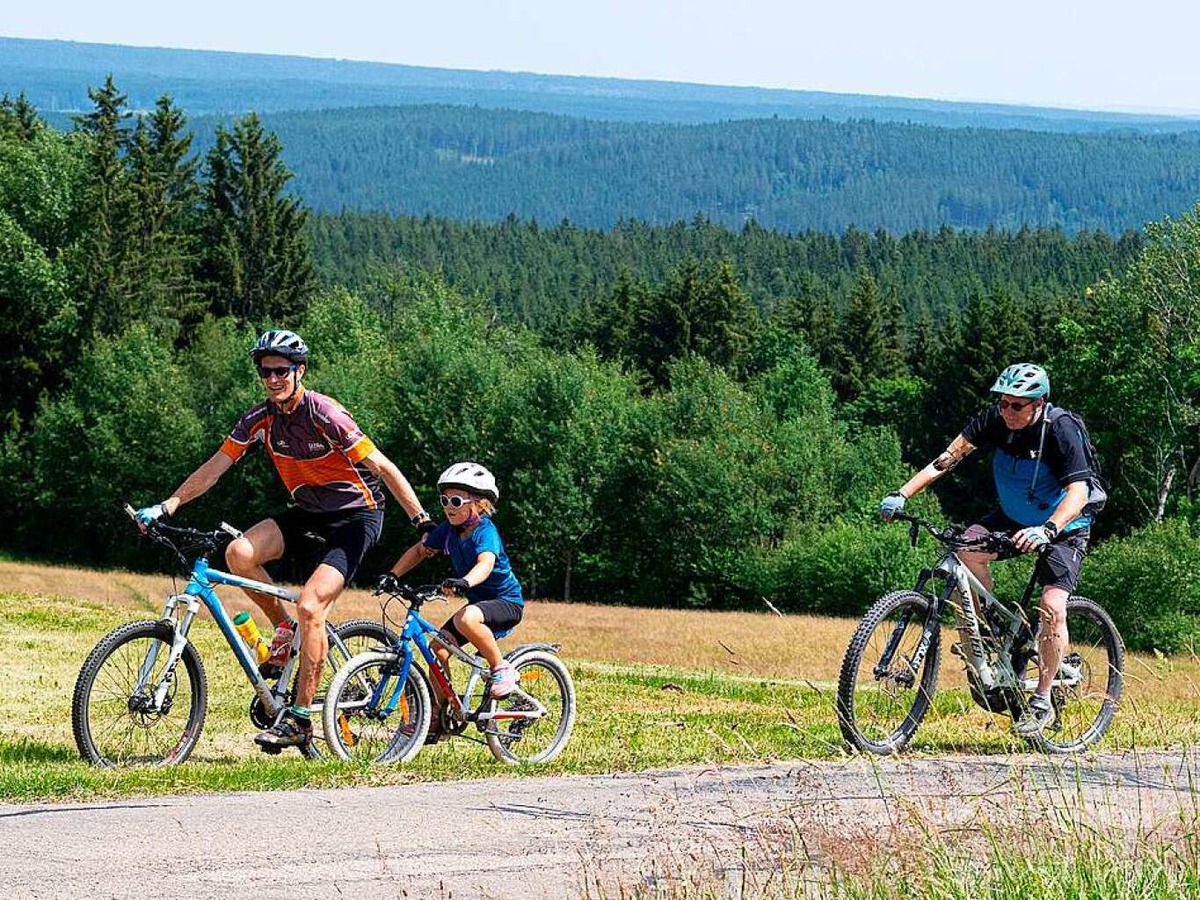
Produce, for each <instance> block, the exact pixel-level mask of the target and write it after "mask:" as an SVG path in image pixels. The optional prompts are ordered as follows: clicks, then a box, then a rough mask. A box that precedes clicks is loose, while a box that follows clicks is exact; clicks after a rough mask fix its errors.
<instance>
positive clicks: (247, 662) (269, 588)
mask: <svg viewBox="0 0 1200 900" xmlns="http://www.w3.org/2000/svg"><path fill="white" fill-rule="evenodd" d="M125 511H126V512H127V513H129V515H130V516H133V514H134V511H133V508H132V507H130V506H128V505H127V506H126V507H125ZM146 534H147V535H148V536H149V537H150V538H151V540H153V541H155V542H156V543H159V544H162V545H163V546H164V547H166V548H167V549H169V550H170V551H171V552H172V553H173V554H174V555H175V556H176V558H177V559H178V560H179V562H180V563H181V564H182V566H183V569H184V570H185V571H186V572H187V574H188V581H187V586H186V587H185V588H184V589H183V592H182V593H174V594H171V595H170V596H168V597H167V602H166V605H165V607H164V608H163V612H162V615H161V616H160V617H159V618H158V619H147V620H143V621H138V622H128V623H126V624H124V625H121V626H120V627H118V628H116V629H114V630H113V631H111V632H110V633H109V634H107V635H105V637H104V638H102V639H101V641H100V643H98V644H97V645H96V646H95V648H94V649H93V650H92V652H91V653H90V654H89V655H88V658H87V660H86V661H85V662H84V664H83V667H82V668H81V669H80V670H79V678H78V679H77V680H76V682H75V693H74V697H73V699H72V702H71V725H72V728H73V730H74V732H75V744H76V746H77V747H78V748H79V753H80V755H81V756H82V757H83V758H84V759H85V760H87V761H88V762H90V763H92V764H94V765H98V766H118V765H128V764H137V763H141V764H147V765H171V764H176V763H181V762H183V761H184V760H185V759H187V758H188V755H189V754H190V753H191V752H192V750H193V749H194V748H195V746H196V742H197V741H198V740H199V738H200V730H201V729H202V728H203V727H204V717H205V714H206V712H207V706H208V683H207V680H206V678H205V675H204V665H203V663H202V662H201V661H200V653H199V652H198V651H197V650H196V647H195V645H194V644H192V643H190V642H189V641H188V632H189V631H190V630H191V627H192V622H193V621H194V620H195V618H196V615H197V614H198V613H199V611H200V606H201V604H203V605H204V607H205V608H206V609H208V611H209V613H211V614H212V617H213V621H215V622H216V623H217V627H218V628H219V629H220V630H221V634H223V635H224V636H225V640H226V641H227V642H228V643H229V648H230V649H231V650H232V651H233V655H234V656H235V657H236V659H237V661H238V663H239V665H241V667H242V670H243V671H244V672H245V673H246V678H247V680H248V681H249V682H250V686H251V687H252V688H253V689H254V697H253V698H252V699H251V701H250V719H251V721H252V722H253V723H254V724H255V725H256V726H257V727H259V728H270V727H271V726H272V725H274V724H275V722H277V721H278V720H279V717H280V716H281V715H283V712H284V710H286V709H287V707H288V705H289V704H290V703H291V702H292V696H293V687H294V680H295V676H296V675H297V674H298V669H299V666H298V665H297V661H298V660H299V657H300V653H299V647H300V630H299V629H296V637H295V639H294V642H293V644H292V653H291V657H290V658H289V660H288V662H287V663H286V665H284V666H283V669H282V671H281V672H280V673H279V676H278V678H274V677H272V678H270V679H268V678H266V677H264V676H263V675H262V674H261V673H260V672H259V666H258V661H257V660H256V658H255V656H254V654H253V652H252V651H251V650H250V648H249V647H247V646H246V643H245V642H244V641H243V640H242V638H241V636H240V635H239V634H238V632H237V631H236V630H235V628H234V625H233V622H232V620H231V619H230V618H229V613H228V612H226V610H225V607H224V606H223V605H222V604H221V600H220V598H219V597H218V596H217V593H216V591H215V590H213V586H214V585H217V584H228V585H234V586H237V587H241V588H249V589H251V590H253V591H257V592H259V593H262V594H269V595H270V596H272V597H278V598H279V599H281V600H287V601H291V602H295V600H296V599H297V597H298V596H299V594H298V593H297V592H296V591H293V590H289V589H287V588H282V587H279V586H278V585H274V584H266V583H263V582H260V581H254V580H252V579H249V578H242V577H240V576H237V575H231V574H229V573H228V572H221V571H218V570H217V569H213V568H210V567H209V565H208V560H209V557H210V556H212V554H213V553H215V552H216V551H217V550H218V549H220V548H221V547H223V546H224V545H225V544H226V543H228V542H229V541H230V540H232V539H233V538H236V537H240V536H241V532H239V531H238V530H237V529H236V528H233V527H232V526H230V525H226V524H225V523H224V522H222V523H221V526H220V527H219V528H217V529H216V530H215V531H197V530H196V529H194V528H178V527H175V526H173V525H168V524H166V523H165V522H162V521H158V522H152V523H151V524H150V525H148V526H147V527H146ZM326 631H327V635H328V638H329V659H328V664H329V666H331V667H333V668H336V667H337V666H339V665H341V664H342V663H343V662H345V661H346V660H348V659H350V657H351V656H353V655H354V654H355V653H357V652H359V651H360V650H362V649H364V648H366V647H371V646H379V645H383V646H386V645H387V644H388V643H389V639H390V638H391V635H390V634H389V633H388V631H387V629H386V628H384V626H383V625H381V624H380V623H378V622H372V621H370V620H368V619H356V620H354V621H350V622H343V623H341V624H339V625H326ZM320 702H321V696H320V693H319V692H318V696H317V701H316V705H318V706H319V705H320ZM301 752H303V753H304V754H305V755H306V756H309V757H313V758H315V757H319V756H321V751H320V747H319V739H318V738H317V737H314V740H313V741H311V742H309V744H308V745H306V746H305V747H302V748H301Z"/></svg>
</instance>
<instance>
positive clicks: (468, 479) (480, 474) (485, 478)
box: [438, 462, 500, 503]
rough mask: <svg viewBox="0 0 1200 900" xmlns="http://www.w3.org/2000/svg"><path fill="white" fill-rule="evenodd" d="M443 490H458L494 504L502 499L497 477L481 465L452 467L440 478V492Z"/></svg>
mask: <svg viewBox="0 0 1200 900" xmlns="http://www.w3.org/2000/svg"><path fill="white" fill-rule="evenodd" d="M443 488H458V489H459V490H460V491H467V492H469V493H472V494H478V495H479V496H480V497H487V499H489V500H491V501H492V502H493V503H495V502H496V501H497V500H499V499H500V489H499V488H498V487H496V479H495V477H494V476H493V475H492V473H491V472H489V471H488V470H487V469H485V468H484V467H483V466H481V465H480V464H479V463H473V462H460V463H455V464H454V465H452V466H451V467H450V468H448V469H447V470H446V471H445V472H443V473H442V475H441V477H440V478H438V490H439V491H440V490H442V489H443Z"/></svg>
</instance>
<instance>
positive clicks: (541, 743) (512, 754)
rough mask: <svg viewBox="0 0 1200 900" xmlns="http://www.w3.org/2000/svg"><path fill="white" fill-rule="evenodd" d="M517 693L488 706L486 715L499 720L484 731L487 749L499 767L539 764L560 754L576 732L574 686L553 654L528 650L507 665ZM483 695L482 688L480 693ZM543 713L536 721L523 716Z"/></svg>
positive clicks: (490, 723)
mask: <svg viewBox="0 0 1200 900" xmlns="http://www.w3.org/2000/svg"><path fill="white" fill-rule="evenodd" d="M512 664H513V666H514V667H515V668H516V670H517V675H518V677H519V681H518V685H519V687H518V689H517V690H515V691H513V692H512V693H511V694H509V695H508V696H507V697H504V698H503V699H500V700H493V701H492V703H491V704H490V709H491V711H492V712H493V713H494V714H498V715H501V716H504V715H513V716H514V718H500V719H493V720H492V721H491V722H489V723H488V725H487V729H486V732H485V734H486V736H487V744H488V749H490V750H491V751H492V755H493V756H495V757H496V759H498V760H500V761H501V762H506V763H512V764H514V765H515V764H518V763H543V762H549V761H550V760H552V759H554V757H556V756H558V754H559V753H561V752H562V750H563V748H564V747H565V746H566V745H567V740H568V739H569V738H570V737H571V729H572V728H573V727H574V726H575V684H574V682H572V680H571V673H570V672H568V671H567V667H566V666H565V665H563V662H562V660H560V659H559V658H558V657H557V656H555V655H554V654H553V653H547V652H546V651H544V650H532V651H529V652H527V653H522V654H520V655H518V656H515V657H514V658H513V659H512ZM485 690H486V688H485ZM539 709H540V710H542V711H544V714H543V715H540V716H538V717H537V718H524V717H522V716H521V714H522V713H528V712H532V711H535V710H539Z"/></svg>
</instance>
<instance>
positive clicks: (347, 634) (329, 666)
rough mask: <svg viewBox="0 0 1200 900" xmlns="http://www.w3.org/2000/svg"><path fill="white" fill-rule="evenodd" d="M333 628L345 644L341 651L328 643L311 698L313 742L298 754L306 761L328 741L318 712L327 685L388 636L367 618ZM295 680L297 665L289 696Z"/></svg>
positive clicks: (386, 641)
mask: <svg viewBox="0 0 1200 900" xmlns="http://www.w3.org/2000/svg"><path fill="white" fill-rule="evenodd" d="M334 629H335V630H336V631H337V635H338V639H339V640H341V642H342V643H343V644H345V646H346V649H345V651H343V650H342V649H341V648H340V647H338V645H337V644H335V643H334V642H333V641H330V642H329V653H328V655H327V656H326V659H325V665H324V666H322V667H321V679H320V681H318V682H317V692H316V694H315V695H314V696H313V701H312V704H311V709H312V711H313V717H312V718H313V740H312V742H311V743H310V744H309V745H308V746H307V747H305V748H303V749H302V751H301V752H302V753H304V755H305V756H308V757H309V758H310V759H319V758H320V756H321V746H322V744H324V743H328V738H327V737H326V735H325V732H324V728H323V726H322V719H323V717H322V715H321V710H322V708H323V707H324V705H325V696H326V694H327V693H328V691H329V686H330V684H331V683H332V682H333V678H334V675H335V674H336V673H337V671H338V670H339V669H340V668H341V667H342V666H344V665H345V664H346V663H347V662H349V661H350V659H352V658H353V657H355V656H357V655H359V654H360V653H365V652H368V651H370V650H375V649H378V648H379V647H381V646H387V644H388V642H389V636H390V633H389V632H388V630H387V629H385V628H384V627H383V625H381V624H380V623H379V622H376V621H373V620H371V619H352V620H350V621H348V622H342V623H340V624H338V625H335V626H334ZM299 677H300V669H299V666H297V667H296V670H295V671H294V672H293V674H292V689H291V691H290V692H289V694H290V696H291V697H295V696H296V684H297V680H298V679H299Z"/></svg>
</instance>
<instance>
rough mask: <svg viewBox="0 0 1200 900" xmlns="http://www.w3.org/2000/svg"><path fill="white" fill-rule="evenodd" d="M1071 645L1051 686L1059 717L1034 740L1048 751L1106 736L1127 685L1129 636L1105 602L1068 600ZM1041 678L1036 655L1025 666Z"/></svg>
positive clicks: (1076, 747)
mask: <svg viewBox="0 0 1200 900" xmlns="http://www.w3.org/2000/svg"><path fill="white" fill-rule="evenodd" d="M1067 637H1068V640H1069V641H1070V645H1069V646H1068V647H1067V653H1066V655H1065V656H1064V657H1063V661H1062V665H1061V666H1060V667H1059V677H1058V678H1056V679H1055V681H1054V686H1053V687H1052V688H1051V691H1050V699H1051V701H1052V703H1053V706H1054V712H1055V719H1054V721H1053V722H1052V723H1051V724H1050V725H1048V726H1046V728H1045V729H1044V730H1043V731H1042V733H1041V734H1040V735H1037V736H1034V737H1032V738H1030V742H1031V743H1032V744H1034V745H1035V746H1037V747H1039V748H1040V749H1042V750H1044V751H1046V752H1047V753H1077V752H1079V751H1080V750H1083V749H1084V748H1085V747H1089V746H1091V745H1092V744H1094V743H1096V742H1097V741H1099V740H1100V739H1101V738H1102V737H1104V733H1105V732H1106V731H1107V730H1108V726H1109V725H1111V724H1112V719H1113V716H1114V715H1115V714H1116V711H1117V706H1118V705H1119V704H1120V701H1121V693H1122V691H1123V690H1124V683H1125V679H1124V671H1125V642H1124V641H1123V640H1121V635H1120V634H1119V633H1118V632H1117V626H1116V625H1114V624H1113V621H1112V619H1111V618H1110V617H1109V615H1108V613H1107V612H1105V611H1104V609H1103V607H1101V606H1100V604H1098V603H1096V602H1095V601H1093V600H1088V599H1087V598H1085V597H1071V598H1070V599H1068V600H1067ZM1025 674H1026V677H1027V680H1028V681H1032V682H1036V681H1037V677H1038V669H1037V662H1036V659H1035V660H1034V661H1033V662H1032V663H1031V664H1030V665H1029V667H1028V669H1027V670H1026V673H1025Z"/></svg>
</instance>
